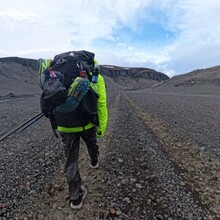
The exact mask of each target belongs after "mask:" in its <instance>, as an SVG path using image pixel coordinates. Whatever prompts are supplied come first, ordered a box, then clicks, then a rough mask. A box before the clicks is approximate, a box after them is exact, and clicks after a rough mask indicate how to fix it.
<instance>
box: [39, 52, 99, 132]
mask: <svg viewBox="0 0 220 220" xmlns="http://www.w3.org/2000/svg"><path fill="white" fill-rule="evenodd" d="M94 56H95V55H94V53H91V52H88V51H70V52H65V53H62V54H58V55H56V56H55V57H54V59H53V61H52V63H51V65H50V67H49V68H48V69H47V70H46V71H44V72H43V73H42V74H44V75H43V77H41V78H43V79H44V83H41V85H42V86H41V88H42V90H43V92H42V95H41V110H42V112H44V114H45V116H46V117H49V118H50V119H51V124H52V127H53V129H56V127H57V125H59V126H64V127H79V126H85V125H86V124H88V123H89V122H93V123H94V124H97V125H98V118H97V101H98V94H97V93H96V92H95V91H93V89H92V88H91V87H90V89H89V91H88V92H87V94H86V95H85V96H84V97H83V99H82V101H81V102H80V104H79V106H78V107H77V109H76V110H75V111H74V112H71V113H67V114H60V113H56V114H55V115H53V114H52V112H53V109H54V107H56V106H58V105H61V104H62V103H63V102H64V101H65V100H66V99H67V93H68V89H69V87H70V85H71V84H72V82H73V80H74V79H75V78H76V77H79V76H80V77H83V78H88V79H89V80H90V82H91V81H93V80H96V79H97V76H98V73H97V71H94Z"/></svg>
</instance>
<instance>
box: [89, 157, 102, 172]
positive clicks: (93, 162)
mask: <svg viewBox="0 0 220 220" xmlns="http://www.w3.org/2000/svg"><path fill="white" fill-rule="evenodd" d="M99 157H100V156H99V155H98V157H97V158H96V159H95V160H91V164H90V167H91V168H93V169H97V168H98V167H99Z"/></svg>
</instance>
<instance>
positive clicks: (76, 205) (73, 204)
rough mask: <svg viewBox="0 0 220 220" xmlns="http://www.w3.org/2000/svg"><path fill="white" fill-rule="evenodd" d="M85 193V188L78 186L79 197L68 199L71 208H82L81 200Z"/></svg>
mask: <svg viewBox="0 0 220 220" xmlns="http://www.w3.org/2000/svg"><path fill="white" fill-rule="evenodd" d="M86 195H87V189H86V188H85V187H84V186H81V188H80V194H79V198H78V199H76V200H72V201H70V207H71V208H72V209H80V208H82V204H83V203H82V202H83V200H84V199H85V197H86Z"/></svg>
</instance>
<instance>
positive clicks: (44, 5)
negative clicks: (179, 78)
mask: <svg viewBox="0 0 220 220" xmlns="http://www.w3.org/2000/svg"><path fill="white" fill-rule="evenodd" d="M0 4H1V8H0V29H1V36H0V56H23V57H33V58H39V57H43V58H46V57H48V56H50V57H51V56H54V55H55V54H56V53H59V52H64V51H69V50H80V49H86V50H91V51H93V52H95V53H96V55H97V57H98V58H99V60H100V63H105V64H113V65H124V66H146V67H149V68H154V69H156V70H158V71H162V72H165V73H167V74H168V75H170V76H171V75H175V74H180V73H183V72H186V71H191V70H194V69H196V68H205V67H208V66H213V65H219V61H218V57H219V55H220V54H219V53H220V52H218V51H220V50H219V49H220V48H219V45H220V38H219V36H220V25H219V21H220V13H219V11H220V4H219V2H218V0H212V1H209V2H201V1H199V0H185V1H181V0H154V1H153V0H118V1H114V0H102V1H99V0H93V1H89V0H78V1H72V0H63V1H58V0H53V1H52V0H47V1H43V0H16V1H13V0H7V1H4V0H0ZM108 62H109V63H108Z"/></svg>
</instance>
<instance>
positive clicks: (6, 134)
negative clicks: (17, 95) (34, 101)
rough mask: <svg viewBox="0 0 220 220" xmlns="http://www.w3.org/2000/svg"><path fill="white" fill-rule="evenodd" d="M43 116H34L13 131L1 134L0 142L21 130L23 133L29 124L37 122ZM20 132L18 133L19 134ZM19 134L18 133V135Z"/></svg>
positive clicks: (42, 114)
mask: <svg viewBox="0 0 220 220" xmlns="http://www.w3.org/2000/svg"><path fill="white" fill-rule="evenodd" d="M43 116H44V113H43V112H40V113H38V114H37V115H35V116H34V117H33V118H31V119H29V120H27V121H26V122H24V123H23V124H22V125H20V126H18V127H16V128H14V129H13V130H11V131H9V132H7V133H6V132H3V133H2V134H1V135H0V141H3V140H4V139H5V138H6V137H8V136H9V135H11V134H13V133H14V132H16V131H18V130H19V129H22V130H21V131H23V130H24V129H26V128H27V127H29V126H30V125H31V124H33V123H34V122H36V121H37V120H39V119H40V118H41V117H43ZM21 131H20V132H21ZM20 132H19V133H20Z"/></svg>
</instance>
